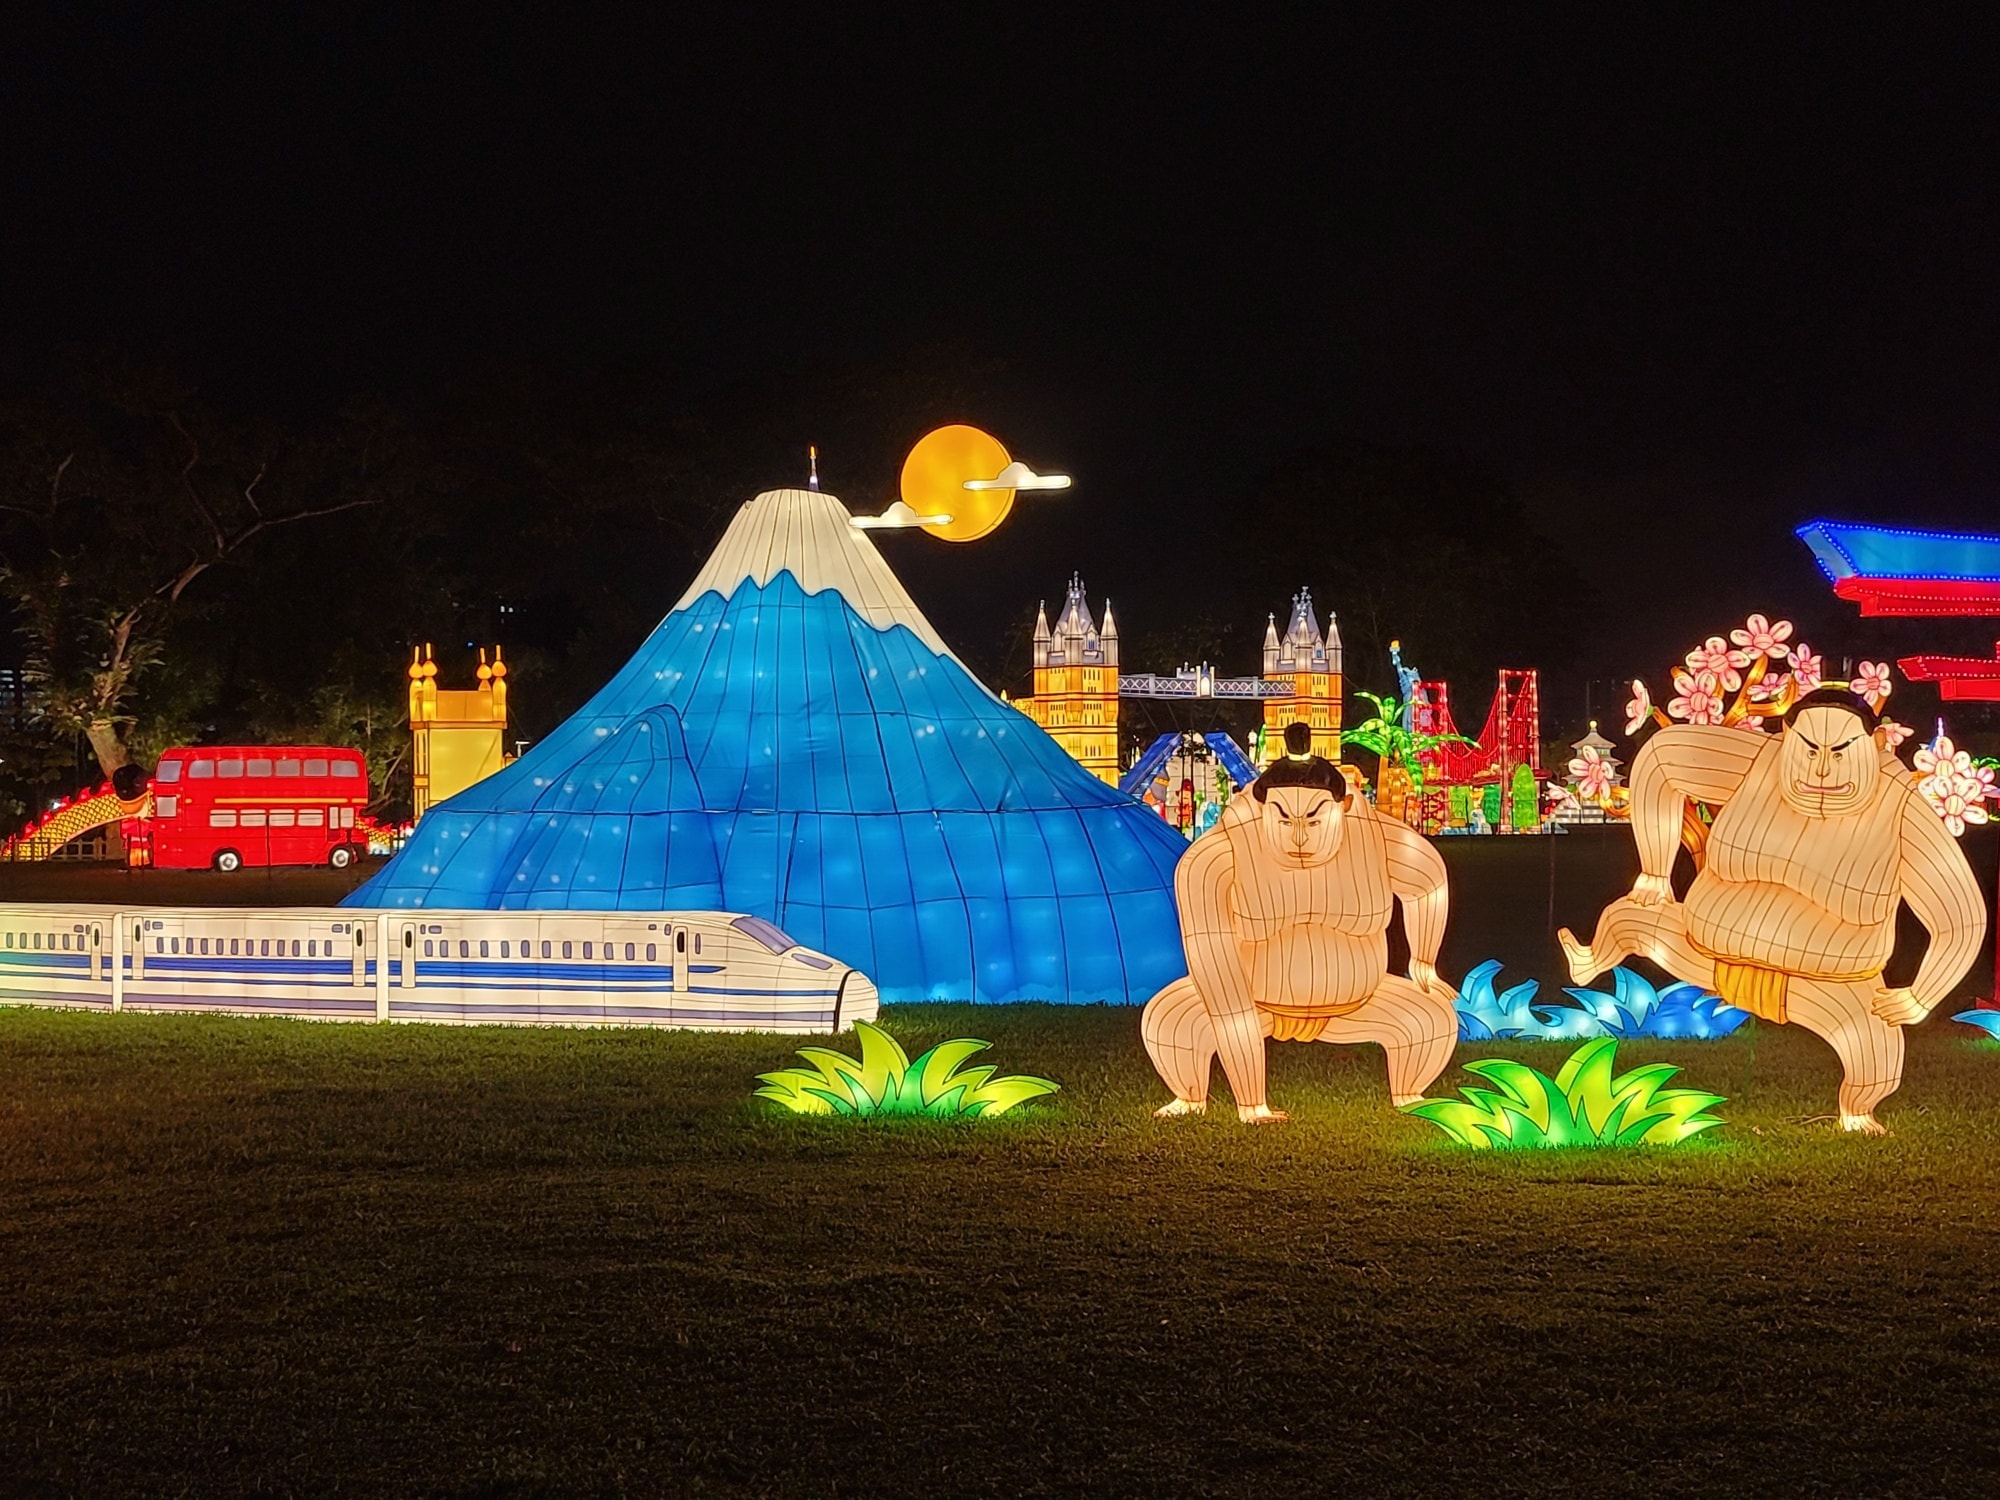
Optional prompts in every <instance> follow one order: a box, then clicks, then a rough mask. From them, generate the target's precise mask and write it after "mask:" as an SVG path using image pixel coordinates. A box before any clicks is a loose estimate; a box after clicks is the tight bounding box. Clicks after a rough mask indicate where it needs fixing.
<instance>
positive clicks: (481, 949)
mask: <svg viewBox="0 0 2000 1500" xmlns="http://www.w3.org/2000/svg"><path fill="white" fill-rule="evenodd" d="M479 956H480V957H481V958H490V957H491V956H492V955H491V954H489V953H488V952H487V951H486V939H485V938H481V939H480V940H479Z"/></svg>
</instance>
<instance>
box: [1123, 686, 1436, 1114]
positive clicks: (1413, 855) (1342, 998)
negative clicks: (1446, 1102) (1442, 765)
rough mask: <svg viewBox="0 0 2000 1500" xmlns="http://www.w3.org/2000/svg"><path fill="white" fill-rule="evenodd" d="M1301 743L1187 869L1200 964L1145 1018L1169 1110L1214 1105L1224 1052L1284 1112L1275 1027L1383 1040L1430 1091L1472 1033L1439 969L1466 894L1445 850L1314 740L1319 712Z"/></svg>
mask: <svg viewBox="0 0 2000 1500" xmlns="http://www.w3.org/2000/svg"><path fill="white" fill-rule="evenodd" d="M1285 749H1286V754H1285V757H1284V758H1283V759H1282V760H1279V761H1277V762H1275V763H1274V764H1273V765H1272V766H1271V768H1270V769H1269V770H1267V771H1266V772H1265V773H1264V774H1263V775H1262V776H1260V777H1259V778H1258V779H1257V780H1256V781H1255V782H1254V783H1253V784H1252V785H1251V787H1250V793H1249V795H1248V796H1244V797H1238V798H1236V799H1235V800H1234V801H1232V802H1231V803H1230V804H1229V807H1228V810H1227V811H1225V812H1224V813H1223V815H1222V817H1221V819H1220V820H1219V821H1218V822H1217V823H1216V825H1215V827H1213V828H1211V829H1210V830H1209V831H1208V832H1207V833H1205V834H1203V835H1202V836H1201V837H1200V838H1198V839H1196V840H1195V841H1194V843H1193V845H1192V846H1190V847H1189V849H1188V852H1187V854H1186V855H1185V856H1183V858H1182V859H1181V862H1180V866H1179V868H1178V869H1176V871H1175V872H1174V896H1175V899H1176V901H1177V903H1178V905H1179V907H1180V919H1181V941H1182V943H1183V945H1184V946H1185V948H1186V951H1187V961H1188V977H1187V978H1186V979H1179V980H1176V981H1174V983H1172V984H1170V985H1168V986H1167V987H1166V988H1165V989H1163V990H1161V991H1160V993H1159V994H1157V995H1155V996H1154V997H1153V998H1152V1000H1151V1002H1150V1003H1149V1004H1148V1005H1147V1006H1146V1011H1145V1016H1144V1018H1143V1020H1142V1021H1141V1023H1140V1024H1141V1032H1142V1034H1143V1036H1144V1037H1145V1041H1146V1051H1147V1052H1148V1053H1150V1054H1151V1055H1152V1059H1153V1066H1154V1067H1156V1068H1158V1069H1159V1070H1160V1077H1162V1078H1163V1079H1165V1080H1166V1083H1167V1087H1169V1088H1171V1089H1172V1090H1173V1091H1174V1097H1173V1099H1172V1101H1171V1102H1169V1103H1168V1104H1166V1105H1165V1106H1164V1107H1162V1108H1161V1109H1159V1110H1158V1111H1156V1112H1157V1113H1158V1114H1160V1115H1161V1116H1163V1117H1170V1116H1174V1115H1185V1114H1198V1113H1200V1112H1202V1111H1203V1110H1205V1109H1207V1107H1208V1080H1209V1073H1210V1071H1211V1064H1212V1063H1213V1062H1214V1060H1215V1056H1216V1054H1217V1053H1220V1054H1221V1055H1222V1069H1223V1072H1224V1073H1226V1074H1227V1075H1228V1077H1229V1088H1230V1092H1231V1093H1233V1094H1234V1095H1235V1096H1236V1114H1237V1118H1238V1119H1240V1120H1242V1121H1243V1122H1244V1123H1245V1124H1246V1125H1251V1124H1264V1123H1266V1122H1271V1121H1277V1120H1283V1119H1284V1118H1285V1115H1284V1113H1283V1112H1282V1111H1280V1110H1274V1109H1272V1108H1271V1106H1270V1103H1269V1101H1268V1100H1267V1099H1266V1098H1265V1093H1264V1038H1265V1037H1273V1038H1275V1039H1276V1040H1278V1041H1301V1042H1310V1041H1322V1042H1380V1043H1381V1044H1382V1046H1383V1048H1384V1049H1385V1050H1386V1051H1387V1052H1388V1054H1389V1097H1390V1099H1391V1101H1392V1102H1393V1103H1395V1104H1398V1105H1403V1104H1411V1103H1414V1102H1415V1101H1416V1100H1418V1099H1420V1098H1422V1097H1423V1092H1424V1087H1425V1085H1427V1084H1428V1083H1430V1081H1431V1080H1432V1079H1433V1078H1435V1077H1437V1075H1438V1074H1439V1073H1440V1072H1442V1071H1443V1070H1444V1066H1445V1064H1446V1063H1447V1062H1449V1061H1450V1060H1451V1052H1452V1047H1453V1045H1454V1044H1455V1043H1456V1041H1457V1039H1458V1017H1457V1014H1456V1012H1455V1011H1454V1009H1453V1002H1454V1000H1455V998H1456V997H1455V995H1454V994H1453V992H1452V989H1451V987H1450V986H1449V985H1447V984H1445V983H1444V982H1443V981H1442V980H1440V979H1439V978H1438V973H1437V953H1438V945H1439V944H1440V943H1441V942H1442V941H1443V940H1444V924H1445V916H1446V910H1447V907H1448V904H1449V900H1450V897H1449V895H1448V893H1447V891H1446V888H1445V870H1444V861H1443V860H1441V859H1439V858H1438V854H1437V851H1436V850H1435V849H1433V848H1432V847H1431V846H1430V845H1429V844H1428V843H1426V842H1425V841H1424V839H1423V838H1422V837H1421V836H1420V835H1418V834H1417V833H1415V832H1413V831H1412V830H1410V829H1409V828H1406V827H1405V826H1404V825H1403V824H1401V823H1396V822H1391V821H1389V820H1388V819H1386V818H1380V817H1377V816H1376V814H1375V810H1374V809H1373V808H1372V807H1370V806H1369V805H1368V804H1367V803H1366V802H1365V801H1362V800H1360V799H1358V798H1356V797H1354V796H1353V795H1351V793H1350V792H1349V790H1348V786H1347V782H1346V779H1345V778H1344V777H1343V776H1342V775H1341V771H1340V768H1339V767H1338V766H1336V765H1334V764H1332V763H1331V762H1330V761H1327V760H1325V759H1323V758H1321V757H1319V756H1316V755H1314V754H1312V734H1311V731H1310V730H1309V729H1308V728H1307V727H1306V726H1305V725H1303V724H1294V725H1291V726H1290V727H1289V728H1288V729H1286V731H1285ZM1391 897H1400V898H1401V899H1402V902H1403V924H1404V930H1405V931H1406V933H1407V934H1408V936H1409V940H1410V954H1411V957H1410V975H1409V978H1407V979H1405V978H1404V977H1403V976H1402V975H1400V974H1391V973H1389V972H1388V969H1389V942H1388V930H1389V918H1390V916H1391V914H1392V912H1393V909H1394V908H1393V905H1392V902H1391Z"/></svg>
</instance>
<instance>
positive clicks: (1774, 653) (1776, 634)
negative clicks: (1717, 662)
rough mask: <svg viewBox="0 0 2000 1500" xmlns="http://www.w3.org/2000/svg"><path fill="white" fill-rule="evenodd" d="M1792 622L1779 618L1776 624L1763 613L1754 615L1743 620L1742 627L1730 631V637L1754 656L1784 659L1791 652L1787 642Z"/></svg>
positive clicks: (1777, 659)
mask: <svg viewBox="0 0 2000 1500" xmlns="http://www.w3.org/2000/svg"><path fill="white" fill-rule="evenodd" d="M1791 634H1792V622H1791V621H1790V620H1779V621H1778V622H1777V623H1776V624H1773V623H1772V622H1771V621H1769V620H1766V619H1765V618H1764V617H1763V616H1762V615H1752V616H1751V617H1750V618H1749V619H1747V620H1745V621H1744V622H1743V625H1742V627H1741V628H1740V629H1737V630H1732V631H1730V632H1729V638H1730V639H1731V640H1732V641H1734V642H1736V644H1737V645H1739V646H1741V647H1743V648H1744V650H1746V651H1748V652H1749V653H1750V654H1751V655H1752V656H1768V657H1769V658H1770V659H1771V660H1772V661H1783V660H1784V659H1785V658H1786V656H1788V655H1789V654H1790V653H1791V649H1792V648H1791V647H1789V646H1787V645H1786V644H1785V642H1786V641H1787V640H1789V639H1791Z"/></svg>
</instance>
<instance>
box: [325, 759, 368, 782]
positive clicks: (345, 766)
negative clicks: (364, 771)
mask: <svg viewBox="0 0 2000 1500" xmlns="http://www.w3.org/2000/svg"><path fill="white" fill-rule="evenodd" d="M330 769H331V770H332V772H333V774H334V775H335V776H338V777H340V778H342V779H343V780H345V779H353V780H359V779H360V777H361V767H359V766H357V765H356V764H355V763H354V762H353V761H351V760H337V761H335V762H334V763H333V765H332V767H331V768H330Z"/></svg>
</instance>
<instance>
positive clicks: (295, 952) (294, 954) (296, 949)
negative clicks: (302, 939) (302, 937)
mask: <svg viewBox="0 0 2000 1500" xmlns="http://www.w3.org/2000/svg"><path fill="white" fill-rule="evenodd" d="M298 956H299V940H298V939H297V938H293V939H292V957H293V958H297V957H298Z"/></svg>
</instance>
